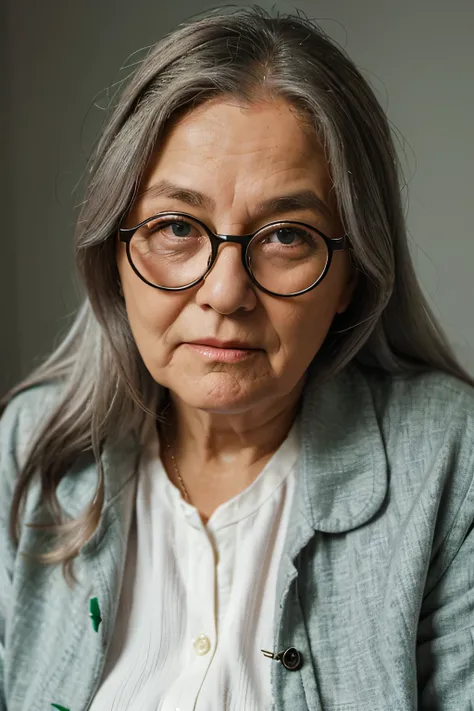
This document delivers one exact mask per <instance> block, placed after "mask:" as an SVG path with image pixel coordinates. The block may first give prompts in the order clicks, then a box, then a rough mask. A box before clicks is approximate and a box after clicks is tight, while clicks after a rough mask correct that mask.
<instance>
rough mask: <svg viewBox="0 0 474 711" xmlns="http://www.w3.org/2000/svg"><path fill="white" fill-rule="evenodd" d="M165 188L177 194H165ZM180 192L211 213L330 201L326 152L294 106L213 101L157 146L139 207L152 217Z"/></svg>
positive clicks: (139, 199) (138, 198) (166, 190)
mask: <svg viewBox="0 0 474 711" xmlns="http://www.w3.org/2000/svg"><path fill="white" fill-rule="evenodd" d="M164 184H172V186H173V188H171V189H166V188H165V189H160V186H161V187H163V185H164ZM176 188H178V189H176ZM179 188H181V190H182V193H183V195H185V194H186V193H187V196H186V195H185V197H186V201H187V202H190V204H191V205H192V193H197V192H199V193H201V194H202V195H203V196H204V199H200V198H199V196H197V197H196V200H195V207H197V208H198V209H205V210H206V211H207V212H209V211H212V210H215V209H216V208H222V209H225V210H228V209H229V208H230V207H236V205H237V204H238V203H241V202H245V203H246V204H248V206H249V208H252V207H254V208H255V209H256V207H257V204H258V203H260V202H262V201H264V200H265V199H271V198H276V197H282V196H284V195H285V194H293V193H295V192H301V191H313V192H314V193H315V195H316V196H318V197H319V198H320V200H321V201H323V202H325V201H329V198H330V195H329V193H330V188H331V181H330V177H329V169H328V166H327V162H326V159H325V157H324V154H323V151H322V149H320V147H319V145H318V144H317V143H316V140H314V141H311V140H310V139H309V138H308V136H307V132H306V131H304V130H303V129H302V128H301V127H300V124H299V121H298V117H297V116H296V114H295V112H294V110H293V109H292V107H287V105H286V104H283V103H281V104H278V105H275V104H273V103H272V104H269V103H266V104H261V105H257V106H255V107H250V108H247V107H244V108H243V109H242V107H240V106H238V105H237V104H235V103H223V102H222V103H219V104H217V103H215V102H213V104H212V105H210V106H204V107H199V108H198V109H196V110H194V111H193V112H190V113H189V114H188V115H187V116H185V117H184V118H183V119H182V120H181V121H180V122H179V123H177V124H176V125H175V126H173V128H172V130H171V131H169V133H168V135H167V136H166V137H165V139H164V140H163V141H162V143H161V144H160V146H159V147H157V150H156V151H155V153H154V155H153V156H152V158H151V160H150V162H149V166H148V168H147V171H146V173H145V176H144V179H143V181H142V184H141V186H140V190H139V193H138V195H137V201H136V205H137V207H139V209H140V212H142V211H144V212H147V211H149V210H150V209H152V208H153V207H154V206H158V205H165V204H168V203H169V200H170V199H175V198H178V199H179ZM190 196H191V197H190ZM206 198H207V200H206ZM329 210H330V208H329Z"/></svg>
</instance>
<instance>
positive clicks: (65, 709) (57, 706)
mask: <svg viewBox="0 0 474 711" xmlns="http://www.w3.org/2000/svg"><path fill="white" fill-rule="evenodd" d="M51 706H54V708H55V709H58V711H69V709H68V708H66V707H65V706H60V704H51Z"/></svg>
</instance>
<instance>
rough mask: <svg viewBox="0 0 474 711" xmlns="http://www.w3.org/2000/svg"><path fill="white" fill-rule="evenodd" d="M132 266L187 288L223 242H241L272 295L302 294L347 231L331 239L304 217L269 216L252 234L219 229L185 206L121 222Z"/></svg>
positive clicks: (246, 262)
mask: <svg viewBox="0 0 474 711" xmlns="http://www.w3.org/2000/svg"><path fill="white" fill-rule="evenodd" d="M119 235H120V240H121V241H122V242H124V243H125V244H126V250H127V257H128V261H129V262H130V266H131V267H132V269H133V271H134V272H135V273H136V274H137V276H139V277H140V279H142V280H143V281H144V282H145V283H146V284H149V285H150V286H153V287H154V288H156V289H164V290H166V291H183V290H184V289H190V288H191V287H193V286H196V284H199V282H201V281H202V280H203V279H205V277H206V276H207V275H208V274H209V272H210V271H211V269H212V267H213V266H214V264H215V261H216V258H217V254H218V250H219V246H220V245H221V244H222V243H225V242H232V243H235V244H240V245H241V248H242V249H241V254H242V264H243V266H244V269H245V270H246V272H247V274H248V275H249V277H250V279H251V281H252V282H253V283H254V284H255V286H257V287H258V288H259V289H261V290H262V291H264V292H265V293H267V294H270V295H272V296H284V297H285V296H298V295H299V294H304V293H306V292H307V291H310V290H311V289H314V287H315V286H317V285H318V284H319V283H320V282H321V281H322V280H323V279H324V277H325V276H326V274H327V273H328V270H329V267H330V266H331V259H332V254H333V252H334V251H337V250H342V249H346V246H347V245H346V239H347V235H343V236H342V237H338V238H334V239H330V238H329V237H326V235H324V234H323V233H322V232H320V231H319V230H318V229H316V228H315V227H312V226H311V225H307V224H306V223H304V222H295V221H286V220H285V221H279V222H271V223H269V224H267V225H265V226H264V227H261V228H260V229H258V230H257V231H256V232H253V233H252V234H248V235H242V236H240V237H239V236H236V235H218V234H215V233H214V232H212V230H211V229H210V228H209V227H208V226H207V225H205V224H204V223H203V222H201V221H200V220H198V219H197V218H195V217H192V216H191V215H187V214H186V213H184V212H160V213H158V214H157V215H153V217H149V218H147V219H146V220H144V221H143V222H140V224H139V225H136V226H135V227H120V228H119Z"/></svg>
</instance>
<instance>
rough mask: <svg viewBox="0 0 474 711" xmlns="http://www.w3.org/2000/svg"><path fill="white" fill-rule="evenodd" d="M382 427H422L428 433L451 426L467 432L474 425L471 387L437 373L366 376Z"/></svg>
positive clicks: (473, 398) (454, 378) (444, 374)
mask: <svg viewBox="0 0 474 711" xmlns="http://www.w3.org/2000/svg"><path fill="white" fill-rule="evenodd" d="M366 380H367V383H368V386H369V388H370V390H371V393H372V397H373V402H374V407H375V410H376V413H377V415H378V417H379V421H380V423H381V424H382V426H384V427H385V426H392V427H393V426H394V425H398V426H399V427H401V426H410V427H414V428H415V431H416V429H417V425H418V426H422V425H423V424H424V425H426V426H428V424H429V427H430V429H431V431H434V430H436V428H437V427H440V428H441V427H443V426H445V425H447V424H448V423H450V424H451V425H452V426H453V425H456V423H457V426H458V427H462V428H463V429H467V431H468V432H470V433H471V434H474V430H471V429H470V428H471V427H472V426H473V425H474V387H473V386H471V385H469V384H468V383H466V382H464V381H462V380H461V379H460V378H456V377H455V376H453V375H449V374H447V373H442V372H438V371H433V372H426V373H417V374H412V375H400V376H398V375H396V376H393V375H392V376H378V375H377V376H371V375H366Z"/></svg>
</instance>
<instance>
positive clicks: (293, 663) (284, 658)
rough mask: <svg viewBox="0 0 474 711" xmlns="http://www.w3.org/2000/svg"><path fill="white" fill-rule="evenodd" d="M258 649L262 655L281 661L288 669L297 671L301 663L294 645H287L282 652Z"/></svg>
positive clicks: (301, 660) (299, 655)
mask: <svg viewBox="0 0 474 711" xmlns="http://www.w3.org/2000/svg"><path fill="white" fill-rule="evenodd" d="M260 651H261V652H263V656H264V657H269V658H270V659H273V660H274V661H275V662H281V663H282V664H283V666H284V667H285V669H288V671H298V669H301V667H302V665H303V659H302V657H301V654H300V652H298V650H297V649H295V647H288V649H285V651H284V652H277V654H274V652H268V651H267V650H266V649H261V650H260Z"/></svg>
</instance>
